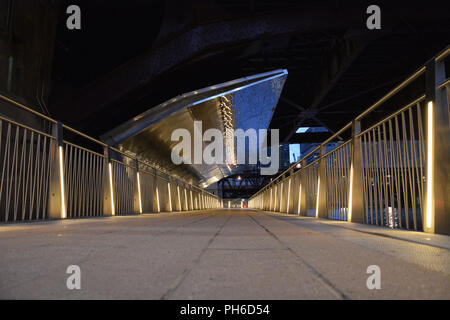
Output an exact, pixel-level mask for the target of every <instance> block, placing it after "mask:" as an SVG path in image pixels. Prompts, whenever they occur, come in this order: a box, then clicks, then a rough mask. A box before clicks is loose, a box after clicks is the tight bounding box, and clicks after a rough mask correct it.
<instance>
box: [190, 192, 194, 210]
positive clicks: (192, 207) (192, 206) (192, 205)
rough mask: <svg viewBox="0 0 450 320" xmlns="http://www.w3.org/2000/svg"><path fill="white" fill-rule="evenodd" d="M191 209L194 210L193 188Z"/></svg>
mask: <svg viewBox="0 0 450 320" xmlns="http://www.w3.org/2000/svg"><path fill="white" fill-rule="evenodd" d="M190 193H191V209H192V210H194V201H193V200H192V190H191V192H190Z"/></svg>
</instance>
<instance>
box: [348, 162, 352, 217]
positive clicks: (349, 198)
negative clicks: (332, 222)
mask: <svg viewBox="0 0 450 320" xmlns="http://www.w3.org/2000/svg"><path fill="white" fill-rule="evenodd" d="M352 201H353V164H351V165H350V191H349V194H348V215H347V221H352Z"/></svg>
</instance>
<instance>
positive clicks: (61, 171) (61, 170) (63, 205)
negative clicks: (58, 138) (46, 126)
mask: <svg viewBox="0 0 450 320" xmlns="http://www.w3.org/2000/svg"><path fill="white" fill-rule="evenodd" d="M59 179H60V181H59V183H60V185H61V218H63V219H65V218H67V212H66V199H65V193H64V161H63V150H62V146H59Z"/></svg>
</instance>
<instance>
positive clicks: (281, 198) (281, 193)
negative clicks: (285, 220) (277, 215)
mask: <svg viewBox="0 0 450 320" xmlns="http://www.w3.org/2000/svg"><path fill="white" fill-rule="evenodd" d="M283 186H284V182H282V183H281V188H280V207H279V208H278V209H279V210H280V212H281V210H282V208H283Z"/></svg>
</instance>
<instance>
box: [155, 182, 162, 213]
mask: <svg viewBox="0 0 450 320" xmlns="http://www.w3.org/2000/svg"><path fill="white" fill-rule="evenodd" d="M156 205H157V206H158V212H160V211H161V208H160V206H159V190H158V187H156Z"/></svg>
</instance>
